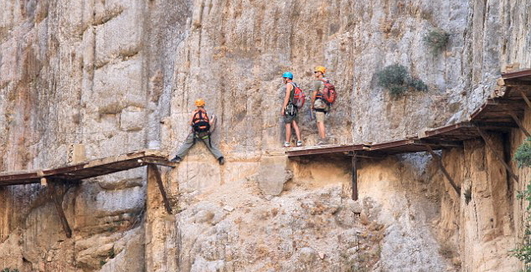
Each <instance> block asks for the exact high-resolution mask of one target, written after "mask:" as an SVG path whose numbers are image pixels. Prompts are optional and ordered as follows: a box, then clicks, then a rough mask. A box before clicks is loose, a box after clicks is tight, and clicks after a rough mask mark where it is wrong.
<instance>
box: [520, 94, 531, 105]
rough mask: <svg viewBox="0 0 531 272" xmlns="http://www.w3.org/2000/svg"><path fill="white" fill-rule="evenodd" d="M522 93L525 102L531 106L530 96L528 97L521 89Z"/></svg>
mask: <svg viewBox="0 0 531 272" xmlns="http://www.w3.org/2000/svg"><path fill="white" fill-rule="evenodd" d="M520 95H521V96H522V98H523V99H524V101H525V103H526V104H527V106H528V107H529V108H531V101H529V98H527V96H526V95H525V93H524V92H523V91H522V90H520Z"/></svg>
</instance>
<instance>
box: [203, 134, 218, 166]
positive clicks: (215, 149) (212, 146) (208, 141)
mask: <svg viewBox="0 0 531 272" xmlns="http://www.w3.org/2000/svg"><path fill="white" fill-rule="evenodd" d="M209 137H210V136H209ZM201 141H202V142H203V143H204V144H205V145H206V146H207V148H208V150H210V153H212V155H214V157H215V158H216V159H217V160H219V158H223V154H222V153H221V151H219V149H218V147H217V146H216V145H215V144H214V142H213V141H212V139H209V138H206V139H202V140H201Z"/></svg>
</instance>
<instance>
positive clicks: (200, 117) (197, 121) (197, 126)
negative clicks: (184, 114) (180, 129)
mask: <svg viewBox="0 0 531 272" xmlns="http://www.w3.org/2000/svg"><path fill="white" fill-rule="evenodd" d="M192 128H193V129H194V131H195V132H196V133H208V132H209V131H210V120H209V119H208V115H207V112H206V111H205V110H203V109H200V110H198V111H197V112H196V113H194V116H193V117H192Z"/></svg>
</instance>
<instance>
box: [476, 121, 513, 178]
mask: <svg viewBox="0 0 531 272" xmlns="http://www.w3.org/2000/svg"><path fill="white" fill-rule="evenodd" d="M477 130H478V133H479V135H480V136H481V138H483V141H484V142H485V145H486V146H487V148H488V149H490V152H492V154H494V156H495V157H496V159H498V161H500V162H501V163H502V164H503V167H505V170H507V172H509V175H510V176H511V177H512V178H513V179H514V181H516V182H518V176H517V175H516V174H515V173H514V172H513V170H512V169H511V167H509V165H508V164H507V163H506V162H505V160H504V159H503V157H502V156H501V155H500V154H498V152H496V150H494V146H493V145H492V144H491V142H490V141H489V139H488V138H487V135H486V134H485V132H484V131H483V130H482V129H480V128H479V127H478V128H477Z"/></svg>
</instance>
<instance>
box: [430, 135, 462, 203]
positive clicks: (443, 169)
mask: <svg viewBox="0 0 531 272" xmlns="http://www.w3.org/2000/svg"><path fill="white" fill-rule="evenodd" d="M426 149H427V150H428V152H429V153H430V154H431V156H432V157H433V159H434V160H435V162H436V163H437V165H438V166H439V169H440V170H441V172H442V173H443V174H444V176H445V177H446V179H447V180H448V181H449V182H450V185H451V186H452V187H453V188H454V190H455V192H456V193H457V195H458V196H460V195H461V188H459V187H458V186H457V184H455V181H454V179H453V178H452V177H451V176H450V173H448V171H446V168H445V167H444V165H443V163H442V158H441V157H439V155H437V154H436V153H435V152H433V149H431V147H430V146H429V145H426Z"/></svg>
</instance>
